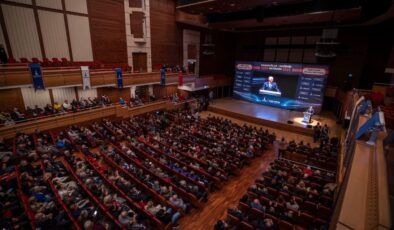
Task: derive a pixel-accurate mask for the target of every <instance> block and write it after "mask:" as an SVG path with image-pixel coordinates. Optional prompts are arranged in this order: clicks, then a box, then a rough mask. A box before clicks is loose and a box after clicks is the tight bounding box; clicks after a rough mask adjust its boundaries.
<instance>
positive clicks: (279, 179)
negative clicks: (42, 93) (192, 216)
mask: <svg viewBox="0 0 394 230" xmlns="http://www.w3.org/2000/svg"><path fill="white" fill-rule="evenodd" d="M175 96H177V95H175ZM120 99H122V98H120ZM122 100H123V99H122ZM137 100H139V97H136V98H135V100H134V101H137ZM95 101H96V99H93V100H91V99H86V100H85V99H82V98H81V100H80V101H77V100H73V101H72V102H71V103H69V102H68V101H67V100H66V101H65V102H64V103H63V105H62V106H61V108H60V111H66V110H67V109H70V108H71V110H74V109H75V108H89V107H90V106H95V105H98V103H96V102H95ZM101 101H102V103H104V104H105V101H106V99H105V98H104V99H103V100H101ZM124 103H125V104H127V102H126V101H124ZM51 110H52V112H53V111H54V110H56V109H55V106H54V107H53V108H52V106H50V105H47V106H46V107H45V108H44V109H40V108H39V107H38V106H35V107H34V108H29V107H28V108H27V109H26V113H25V115H26V116H41V114H45V113H46V112H47V111H51ZM16 112H17V110H16ZM21 115H22V114H21ZM321 130H322V131H321V133H320V136H319V140H320V139H321V136H322V135H323V136H325V139H327V137H328V135H329V130H328V127H327V126H323V128H321ZM275 139H276V136H275V133H270V132H269V131H268V130H264V129H261V128H260V129H258V128H256V127H252V126H248V125H238V124H235V123H232V122H231V121H230V120H227V119H223V118H220V117H214V116H209V117H208V118H206V119H201V118H200V117H199V114H198V110H194V111H192V110H179V111H176V112H175V111H171V112H159V113H149V114H145V115H140V116H136V117H131V118H130V119H125V120H121V121H115V120H110V119H102V121H101V122H94V123H93V124H92V125H91V126H83V125H72V126H70V127H68V128H67V129H64V130H63V131H60V132H55V131H52V132H49V133H46V132H41V131H39V130H36V131H35V132H34V133H33V134H31V135H27V134H24V133H18V134H17V135H16V136H15V138H14V143H13V144H14V145H13V146H14V148H11V147H10V145H9V143H7V142H5V141H4V140H3V139H1V138H0V159H1V162H2V167H1V171H0V172H1V176H2V177H1V178H0V179H2V178H3V177H4V178H6V177H11V178H12V177H16V178H17V179H20V183H21V186H20V187H19V188H20V191H21V192H22V193H21V195H19V194H18V191H19V188H18V186H17V185H14V184H9V185H3V184H0V198H2V199H3V198H4V197H5V198H4V199H6V198H7V197H8V199H9V200H10V201H11V202H8V203H7V202H3V204H4V207H7V208H8V209H3V210H2V212H3V218H2V221H1V226H3V228H7V229H9V228H14V227H15V226H27V225H29V221H33V222H34V225H35V226H36V227H37V228H43V229H46V228H52V227H54V228H61V229H69V228H71V226H72V225H73V224H78V225H79V226H80V227H82V228H84V229H117V228H119V227H120V226H124V227H125V228H127V229H152V228H154V227H153V226H155V225H156V224H157V223H160V224H162V226H166V225H169V226H172V227H177V226H178V220H179V219H180V218H181V216H182V214H186V213H189V212H190V211H191V210H192V209H193V208H197V207H198V206H200V205H201V204H203V203H204V202H206V201H207V200H208V197H209V194H210V192H212V191H215V190H217V189H220V187H221V184H222V183H225V182H226V181H228V180H230V179H231V177H233V176H236V175H237V174H238V173H239V170H240V169H241V168H243V167H244V166H246V165H248V164H250V162H251V161H252V159H253V158H255V157H256V156H259V155H261V154H263V153H264V151H265V150H266V149H267V146H269V145H270V144H272V143H273V142H274V140H275ZM278 144H279V152H280V154H279V157H278V160H275V161H273V162H271V163H270V164H269V165H268V167H267V170H266V171H265V172H264V173H263V174H262V176H261V177H260V178H258V179H257V180H256V181H255V184H253V185H252V186H250V188H249V189H248V192H247V194H246V195H245V196H244V197H243V198H242V199H241V201H240V205H239V206H237V207H234V208H231V209H229V210H228V214H229V215H228V216H229V218H236V219H237V221H238V222H234V221H230V219H228V220H225V221H219V222H218V223H217V224H216V225H215V229H236V227H237V226H238V224H240V223H241V222H242V223H243V224H249V225H251V226H253V227H254V228H259V229H277V228H278V226H279V225H280V224H281V221H286V222H288V223H290V224H294V225H298V226H301V227H305V228H322V227H326V226H327V225H328V222H329V220H330V219H329V218H330V215H331V212H332V210H331V209H332V205H333V196H334V193H335V190H336V184H335V173H334V172H330V171H326V170H323V169H319V168H315V167H313V166H312V165H310V164H308V165H304V164H302V163H295V162H292V161H287V160H284V159H283V158H284V157H285V156H286V154H287V152H302V153H304V154H308V155H313V156H315V157H328V156H330V157H336V155H337V153H338V145H339V141H338V139H337V138H331V139H329V141H326V140H325V141H321V142H320V145H319V147H312V146H311V145H310V144H309V143H306V144H304V143H303V142H302V141H301V142H299V143H296V142H295V141H289V142H286V140H285V139H284V138H282V139H281V141H280V142H278ZM96 147H98V148H96ZM16 182H17V181H16ZM7 186H8V187H7ZM15 189H16V192H15ZM4 191H7V192H6V193H5V192H4ZM17 196H22V197H26V199H22V201H24V202H26V203H23V204H26V207H25V206H23V207H22V206H19V204H18V203H15V202H13V201H15V198H16V197H17ZM308 205H309V206H308ZM252 209H253V210H255V211H257V213H263V214H264V217H261V218H256V213H253V212H252V211H251V210H252ZM320 209H324V210H325V212H324V211H321V212H316V211H319V210H320ZM21 210H24V211H25V212H26V215H24V214H21V213H24V212H21ZM68 210H69V211H68ZM103 210H104V211H103ZM327 210H328V211H327ZM255 211H254V212H255ZM29 213H32V216H34V218H31V215H30V214H29ZM322 213H324V215H323V214H322ZM327 213H328V214H327ZM304 216H312V217H311V218H312V219H313V220H314V221H312V223H309V224H308V223H304V222H302V221H301V220H302V218H304ZM317 220H318V221H317ZM156 221H158V222H156Z"/></svg>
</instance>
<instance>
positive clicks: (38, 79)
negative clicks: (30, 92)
mask: <svg viewBox="0 0 394 230" xmlns="http://www.w3.org/2000/svg"><path fill="white" fill-rule="evenodd" d="M29 68H30V72H31V75H32V77H33V86H34V89H35V90H37V89H44V80H43V79H42V73H41V66H40V64H38V63H31V64H30V65H29Z"/></svg>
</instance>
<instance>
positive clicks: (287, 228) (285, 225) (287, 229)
mask: <svg viewBox="0 0 394 230" xmlns="http://www.w3.org/2000/svg"><path fill="white" fill-rule="evenodd" d="M278 229H279V230H293V229H294V225H292V224H290V223H289V222H287V221H284V220H280V221H279V223H278Z"/></svg>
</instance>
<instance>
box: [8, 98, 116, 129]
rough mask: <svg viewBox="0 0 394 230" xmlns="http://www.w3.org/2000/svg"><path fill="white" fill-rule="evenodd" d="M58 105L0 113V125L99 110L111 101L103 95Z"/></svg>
mask: <svg viewBox="0 0 394 230" xmlns="http://www.w3.org/2000/svg"><path fill="white" fill-rule="evenodd" d="M60 103H61V102H60ZM60 103H59V102H55V103H54V104H53V105H50V104H47V105H46V106H45V107H44V108H40V107H38V106H35V107H34V108H31V107H29V106H28V107H27V108H26V110H25V112H24V113H23V112H21V111H19V109H18V108H14V110H13V111H10V112H5V111H2V112H1V113H0V125H12V124H15V123H21V122H27V121H32V120H37V119H43V118H47V117H51V116H58V115H63V114H67V113H71V112H80V111H84V110H87V109H95V108H101V107H103V106H109V105H111V100H110V99H109V98H108V97H107V96H105V95H103V96H101V97H99V98H81V99H80V100H73V101H71V102H68V101H67V100H66V101H64V103H62V104H60Z"/></svg>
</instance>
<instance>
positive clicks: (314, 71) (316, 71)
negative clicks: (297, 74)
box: [302, 67, 327, 76]
mask: <svg viewBox="0 0 394 230" xmlns="http://www.w3.org/2000/svg"><path fill="white" fill-rule="evenodd" d="M302 73H303V74H306V75H317V76H324V75H326V74H327V70H326V69H323V68H311V67H307V68H303V69H302Z"/></svg>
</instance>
